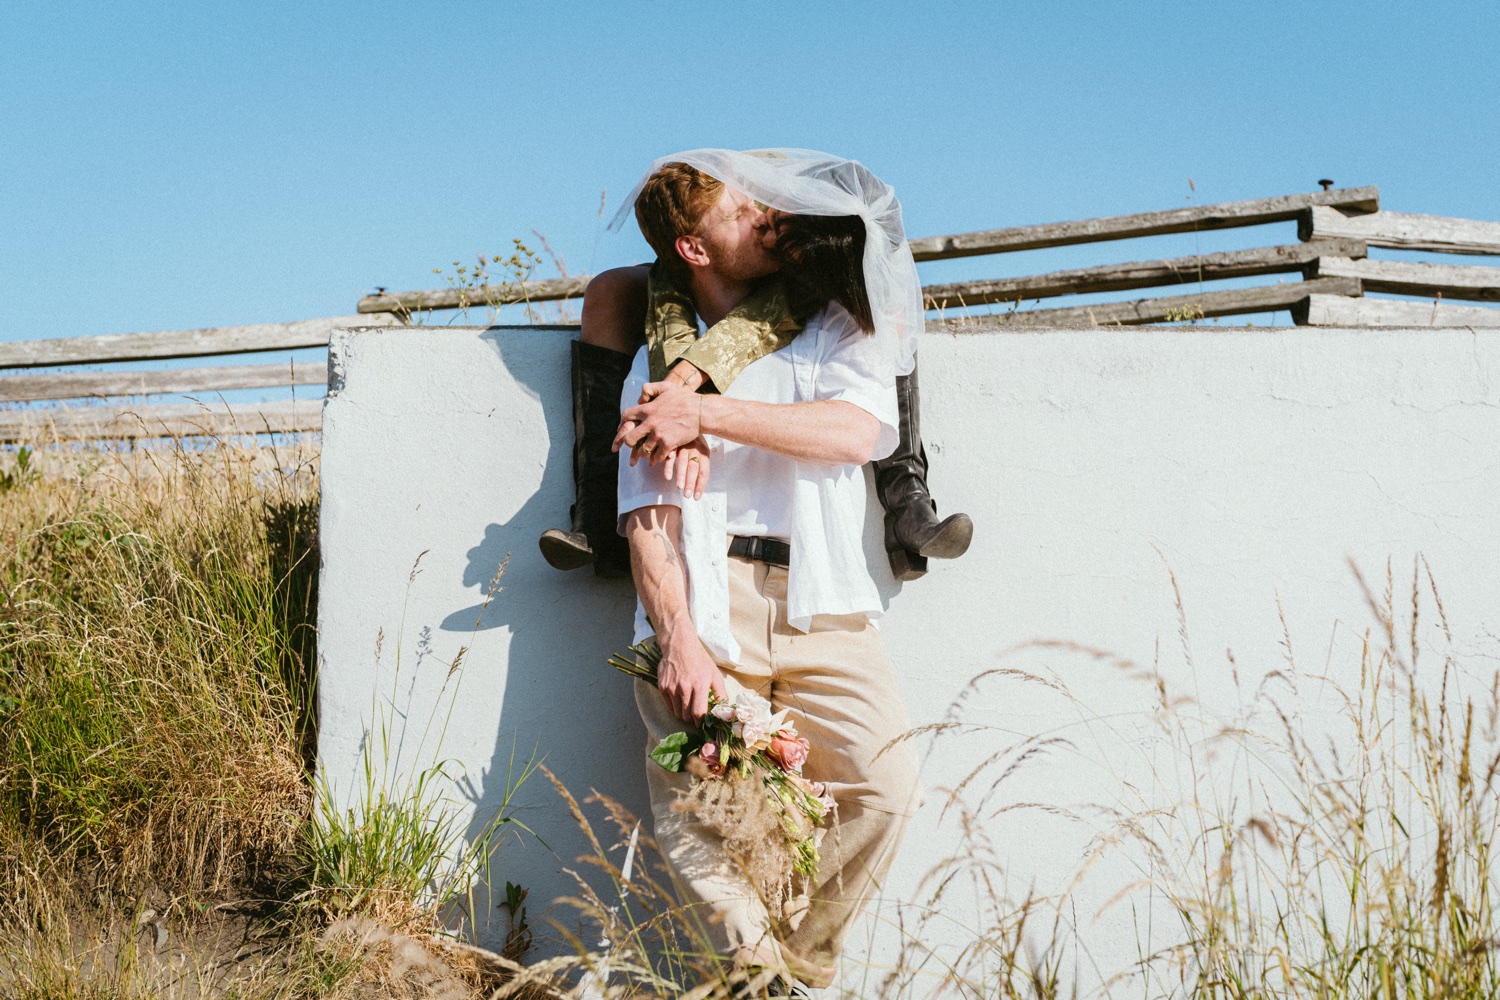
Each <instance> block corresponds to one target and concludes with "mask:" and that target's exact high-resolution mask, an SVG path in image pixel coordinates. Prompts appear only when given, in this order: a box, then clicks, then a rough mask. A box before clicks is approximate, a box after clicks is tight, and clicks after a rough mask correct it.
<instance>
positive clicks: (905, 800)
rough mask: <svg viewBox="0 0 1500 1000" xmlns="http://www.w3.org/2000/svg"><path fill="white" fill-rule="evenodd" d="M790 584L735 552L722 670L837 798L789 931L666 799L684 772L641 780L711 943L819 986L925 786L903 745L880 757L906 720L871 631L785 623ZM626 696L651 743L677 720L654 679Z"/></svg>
mask: <svg viewBox="0 0 1500 1000" xmlns="http://www.w3.org/2000/svg"><path fill="white" fill-rule="evenodd" d="M786 584H787V571H786V570H785V569H784V568H782V567H779V566H768V565H767V564H765V563H760V562H751V561H750V560H747V559H738V558H733V557H731V558H730V560H729V609H730V626H731V628H732V630H733V632H734V637H735V639H736V640H737V641H738V642H739V644H740V653H741V656H740V659H741V661H742V662H741V664H740V665H738V666H736V665H735V664H731V663H720V664H719V667H720V669H722V670H723V671H724V673H725V674H728V675H730V676H732V677H733V678H734V679H735V680H736V681H738V682H739V683H740V684H742V685H743V686H745V687H746V688H749V689H750V690H753V691H755V692H756V693H758V694H760V695H761V696H762V697H765V698H768V699H770V701H771V705H772V708H773V710H775V711H780V710H781V709H783V708H789V709H791V712H790V716H789V717H790V719H791V720H792V722H793V723H794V724H795V725H796V727H797V731H798V732H799V733H801V734H802V735H803V736H805V737H806V738H807V739H808V740H809V741H810V742H811V744H812V751H811V753H810V754H809V756H808V758H807V763H806V764H805V765H804V766H803V774H804V775H806V776H807V777H808V778H810V779H812V780H814V781H822V782H826V783H827V785H828V790H829V792H830V793H831V794H832V795H833V798H834V800H835V802H836V803H837V804H838V809H837V821H836V823H834V822H833V821H830V825H831V826H832V827H833V828H832V829H830V830H829V831H828V833H827V834H826V835H825V836H824V838H823V842H822V846H821V848H820V853H821V855H822V863H821V865H820V866H819V870H818V875H817V879H816V880H815V883H814V885H813V886H812V887H811V889H812V891H811V898H810V900H809V906H808V909H807V911H806V913H805V915H804V916H803V917H802V918H801V920H800V921H799V922H797V925H796V929H795V930H790V929H789V928H787V927H785V926H781V927H773V926H772V921H771V919H770V916H769V914H768V913H767V911H766V908H765V906H764V905H763V904H762V903H761V901H760V899H759V898H758V897H757V895H756V894H755V892H754V891H753V890H752V889H751V887H750V884H749V882H748V880H747V879H746V878H745V877H744V875H743V874H742V873H741V872H740V870H739V868H738V867H737V866H736V865H735V864H734V862H733V861H731V860H730V859H729V858H727V857H726V856H725V855H724V851H723V843H722V839H721V838H720V837H719V836H718V835H717V834H715V833H714V832H713V831H712V830H710V829H709V828H708V827H706V826H704V825H703V824H702V823H699V822H698V821H697V820H696V819H695V818H694V817H693V816H692V814H690V813H686V812H679V811H676V810H674V809H673V808H672V803H673V802H675V801H676V799H677V798H678V795H679V794H680V793H681V792H684V791H686V790H687V788H688V784H689V781H690V780H691V779H690V778H689V776H688V775H687V774H686V773H680V774H672V773H670V772H668V771H664V770H662V769H661V768H660V767H658V766H656V764H655V763H653V762H651V761H649V760H648V761H647V765H646V769H647V775H648V779H647V780H648V783H649V785H650V791H651V811H652V815H653V818H654V820H655V828H656V839H657V843H658V844H659V845H660V847H661V849H662V852H663V854H664V855H665V856H666V859H667V861H668V863H669V864H670V865H671V866H672V868H673V870H674V872H675V874H676V875H677V877H678V878H679V880H680V881H681V884H682V885H683V887H684V888H685V889H686V890H687V891H688V892H689V893H691V895H692V896H693V897H694V900H696V901H697V902H700V903H702V904H704V907H705V908H706V909H707V911H708V914H707V919H706V920H705V923H706V924H707V925H708V932H709V934H710V935H711V938H712V939H713V943H714V946H715V948H716V949H718V951H719V952H720V953H721V954H724V955H729V956H732V957H733V959H734V960H735V962H736V963H737V964H741V965H763V966H768V967H773V968H781V967H785V968H786V969H788V970H789V971H791V972H792V974H794V975H795V976H796V977H797V978H798V979H800V980H802V981H803V982H804V983H806V984H808V985H809V986H814V987H823V986H827V985H829V984H830V983H831V982H832V981H833V979H834V977H835V975H836V974H837V971H838V957H839V953H840V951H841V950H842V948H843V941H844V935H845V933H846V932H847V931H848V928H849V925H850V923H851V922H852V921H853V919H854V918H855V917H856V916H858V915H859V913H860V911H861V909H862V908H863V907H864V906H865V904H866V903H867V902H868V901H869V900H870V898H871V897H872V896H873V895H874V893H875V892H876V891H877V890H878V889H879V888H880V882H881V880H882V879H883V878H884V877H885V873H886V870H887V869H888V868H889V867H890V864H891V860H892V858H893V857H894V855H895V852H896V847H897V845H898V844H899V843H900V841H901V837H902V834H903V833H904V831H905V828H906V822H907V820H908V819H909V818H910V817H911V815H912V814H913V813H914V812H915V811H916V808H917V806H918V805H919V804H920V801H921V792H920V788H919V785H918V776H917V757H916V751H915V749H914V747H913V746H912V744H911V743H910V742H904V743H901V744H899V745H897V746H894V747H891V748H889V749H887V750H886V751H885V752H884V753H881V752H880V751H881V749H882V748H883V747H885V746H886V745H887V744H888V743H889V742H890V741H891V740H892V739H894V738H895V737H897V736H900V735H901V734H902V733H904V732H906V731H907V730H908V729H909V728H910V726H909V723H908V722H907V717H906V709H905V707H904V706H903V705H902V702H901V694H900V689H899V686H898V683H897V679H896V671H895V668H894V667H893V666H892V665H891V662H890V659H889V658H888V657H887V656H886V653H885V646H884V643H882V642H881V639H880V633H879V632H878V631H876V629H875V627H874V626H873V625H871V624H870V621H869V619H868V618H867V617H866V616H865V615H863V614H854V615H819V616H817V617H815V618H814V619H813V622H812V631H811V632H808V633H806V634H804V633H802V632H798V631H796V630H795V629H792V628H791V627H790V626H789V625H788V624H787V620H786ZM635 697H636V704H637V706H638V707H639V708H640V712H641V718H642V719H643V720H644V721H645V723H646V731H647V737H648V749H649V748H650V747H654V746H655V745H656V743H657V741H659V740H660V739H662V737H664V736H667V735H670V734H671V733H675V732H680V731H681V730H683V729H684V728H686V727H685V725H684V723H683V722H682V721H681V720H679V719H678V718H677V717H676V716H674V715H672V713H671V712H670V711H669V710H668V709H667V707H666V703H665V702H664V701H663V700H662V697H661V694H660V692H658V691H657V690H656V689H655V688H654V687H652V686H651V685H649V684H647V683H645V682H644V681H637V682H636V689H635ZM877 755H878V757H877Z"/></svg>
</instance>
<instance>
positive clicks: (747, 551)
mask: <svg viewBox="0 0 1500 1000" xmlns="http://www.w3.org/2000/svg"><path fill="white" fill-rule="evenodd" d="M729 554H730V555H732V556H739V557H740V558H741V559H754V560H756V561H758V562H763V563H767V564H769V565H771V566H790V565H791V564H792V546H791V545H790V544H789V543H787V542H783V541H782V540H781V539H779V538H760V537H758V536H756V535H731V536H729Z"/></svg>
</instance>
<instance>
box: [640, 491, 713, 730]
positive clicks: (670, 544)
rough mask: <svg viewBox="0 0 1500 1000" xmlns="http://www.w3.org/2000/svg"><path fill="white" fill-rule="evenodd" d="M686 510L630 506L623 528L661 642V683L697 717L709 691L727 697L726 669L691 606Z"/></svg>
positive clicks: (686, 713) (678, 709) (680, 707)
mask: <svg viewBox="0 0 1500 1000" xmlns="http://www.w3.org/2000/svg"><path fill="white" fill-rule="evenodd" d="M681 526H682V512H681V511H679V510H678V509H677V508H676V507H642V508H641V509H640V510H635V511H631V513H630V516H629V518H628V519H627V521H626V528H625V532H626V535H627V537H629V539H630V564H631V569H632V570H634V572H635V587H636V592H637V593H638V594H640V597H641V604H642V606H644V607H645V609H646V617H647V618H649V619H650V620H651V624H652V627H653V628H655V630H656V641H657V644H658V645H660V646H661V653H662V658H661V663H660V665H659V666H658V667H657V675H656V681H657V684H656V686H657V689H658V690H659V691H660V692H661V696H662V700H663V701H665V702H666V704H667V707H668V708H669V709H671V711H672V714H673V715H676V716H677V717H678V718H679V719H682V720H683V721H685V722H692V723H697V722H698V721H700V720H701V719H702V718H703V716H704V714H705V713H707V712H708V703H709V697H710V694H711V693H712V692H717V693H718V695H719V697H720V698H723V697H725V695H726V693H727V692H726V691H725V683H724V674H723V673H722V672H721V671H720V670H719V667H718V664H716V663H715V662H714V658H713V657H712V656H710V655H709V653H708V650H707V649H705V648H704V646H703V641H702V640H701V639H699V638H698V630H697V628H695V627H694V625H693V618H692V615H691V614H689V612H688V599H687V573H686V570H685V568H684V566H683V563H682V556H681V554H680V553H681V546H680V545H679V543H678V539H679V538H680V537H681Z"/></svg>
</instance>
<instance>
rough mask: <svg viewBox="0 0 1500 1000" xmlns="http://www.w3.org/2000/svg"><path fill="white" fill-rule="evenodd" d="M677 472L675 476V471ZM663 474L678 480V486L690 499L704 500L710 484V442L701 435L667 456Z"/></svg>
mask: <svg viewBox="0 0 1500 1000" xmlns="http://www.w3.org/2000/svg"><path fill="white" fill-rule="evenodd" d="M674 472H675V473H676V475H675V476H674V475H673V473H674ZM662 474H663V475H665V476H666V477H667V478H668V479H675V480H676V481H677V488H678V489H679V490H681V491H682V495H683V496H684V497H686V498H688V499H690V500H702V499H703V491H704V489H705V488H706V487H707V486H708V442H707V441H705V440H704V439H703V437H702V436H701V435H700V436H699V437H698V439H697V440H696V441H691V442H689V443H688V444H685V445H683V446H682V447H681V448H678V449H677V450H676V451H674V452H672V453H671V454H670V455H668V456H667V466H666V468H665V469H663V470H662Z"/></svg>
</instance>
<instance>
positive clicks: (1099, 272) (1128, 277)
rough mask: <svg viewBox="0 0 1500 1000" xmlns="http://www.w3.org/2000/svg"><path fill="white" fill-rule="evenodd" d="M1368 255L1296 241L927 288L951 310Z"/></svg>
mask: <svg viewBox="0 0 1500 1000" xmlns="http://www.w3.org/2000/svg"><path fill="white" fill-rule="evenodd" d="M1364 253H1365V245H1364V244H1363V243H1361V242H1359V241H1358V240H1328V241H1320V242H1314V243H1290V244H1287V245H1285V246H1278V247H1256V248H1254V249H1251V250H1234V251H1229V252H1225V253H1210V254H1201V255H1197V256H1193V257H1176V258H1171V259H1168V260H1143V261H1136V262H1134V263H1130V264H1110V265H1107V266H1105V267H1089V268H1079V269H1077V270H1070V271H1053V272H1052V273H1050V274H1034V275H1024V276H1021V277H1017V278H995V279H990V280H986V281H961V282H956V283H954V284H949V285H928V286H927V287H925V288H923V289H922V291H923V293H924V294H925V296H926V298H927V307H928V308H929V309H945V308H951V307H961V306H974V305H984V304H986V303H993V302H1015V301H1017V300H1022V301H1024V300H1027V299H1045V298H1051V297H1053V296H1057V295H1074V294H1082V293H1086V292H1116V291H1123V290H1125V289H1131V288H1153V287H1156V286H1160V285H1180V284H1188V283H1192V282H1197V281H1216V280H1221V279H1226V278H1245V277H1250V276H1252V275H1260V274H1286V273H1290V272H1294V271H1299V272H1300V271H1302V270H1304V269H1305V268H1307V267H1308V266H1309V265H1310V264H1312V263H1313V262H1314V261H1316V260H1317V259H1318V258H1319V257H1328V256H1333V255H1337V256H1339V257H1363V256H1364Z"/></svg>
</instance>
